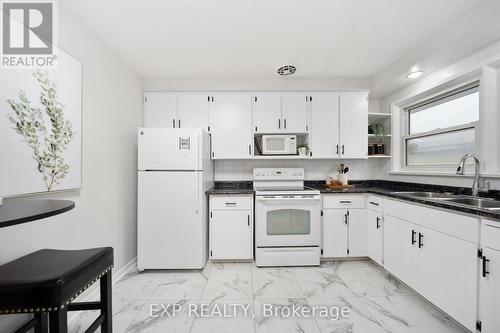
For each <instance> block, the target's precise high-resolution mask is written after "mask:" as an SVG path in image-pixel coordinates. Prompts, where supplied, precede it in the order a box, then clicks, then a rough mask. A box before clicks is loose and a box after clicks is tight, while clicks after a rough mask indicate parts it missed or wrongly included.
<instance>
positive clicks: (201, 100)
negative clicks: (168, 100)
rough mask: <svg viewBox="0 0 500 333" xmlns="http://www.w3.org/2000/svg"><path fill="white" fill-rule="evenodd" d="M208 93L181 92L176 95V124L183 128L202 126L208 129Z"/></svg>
mask: <svg viewBox="0 0 500 333" xmlns="http://www.w3.org/2000/svg"><path fill="white" fill-rule="evenodd" d="M208 106H209V95H208V94H201V93H183V94H178V95H177V124H178V127H183V128H203V129H205V130H209V123H208Z"/></svg>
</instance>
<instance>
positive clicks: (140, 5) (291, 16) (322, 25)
mask: <svg viewBox="0 0 500 333" xmlns="http://www.w3.org/2000/svg"><path fill="white" fill-rule="evenodd" d="M60 3H61V5H62V6H63V7H64V8H65V9H67V10H68V11H69V12H70V13H71V14H72V15H73V16H75V17H76V18H78V19H79V20H80V21H82V22H83V23H84V24H86V25H87V26H88V27H89V28H90V29H92V30H94V32H95V34H97V35H98V36H99V38H101V39H102V40H103V41H104V42H105V43H106V44H107V45H109V47H110V48H111V49H112V50H114V52H115V53H116V54H117V55H118V56H120V57H121V58H122V59H123V60H124V61H125V62H126V63H128V64H129V66H130V67H131V68H132V69H134V70H135V71H136V72H137V73H138V74H139V75H141V76H143V77H146V78H148V77H150V78H151V77H169V78H184V79H185V78H200V77H202V78H210V77H239V78H241V77H260V78H275V77H276V69H277V67H278V66H279V65H282V64H289V63H290V64H294V65H295V66H297V72H296V74H295V76H296V77H297V78H305V79H314V78H318V79H324V78H338V77H348V78H370V79H373V80H374V82H377V84H380V82H381V78H383V77H384V75H387V73H389V72H390V70H391V66H392V65H397V66H396V67H397V68H398V70H399V71H400V72H401V71H404V72H407V71H409V69H410V67H411V66H414V65H415V64H416V63H418V61H419V60H423V59H424V58H425V57H428V56H430V55H431V54H427V53H428V52H425V50H424V52H422V50H421V49H420V48H419V46H420V45H425V43H426V42H428V41H429V40H430V39H432V38H433V37H434V36H436V35H439V34H440V33H441V34H442V32H443V31H445V30H446V27H448V26H450V25H451V24H453V23H454V22H456V21H457V20H460V18H462V20H463V17H464V15H467V13H469V12H474V10H476V7H480V6H482V8H483V7H484V5H485V4H489V6H497V7H498V5H499V3H500V1H498V0H479V1H477V0H439V1H436V0H404V1H401V0H377V1H373V0H343V1H340V0H308V1H304V0H273V1H269V0H267V1H265V0H247V1H235V0H210V1H207V0H182V1H179V0H150V1H137V0H107V1H102V0H99V1H98V0H86V1H81V0H62V1H61V2H60ZM476 11H477V10H476ZM496 13H498V11H496ZM490 16H491V15H490ZM494 16H496V17H493V18H490V19H492V20H493V21H495V22H496V21H499V22H500V19H499V17H498V14H496V15H494ZM466 23H467V22H466ZM474 23H475V22H474ZM466 28H467V25H466ZM488 28H491V25H489V26H488ZM455 30H456V29H455ZM455 30H453V31H449V32H448V34H449V33H453V32H454V31H455ZM497 30H498V32H497ZM497 30H495V33H494V34H493V33H490V34H489V35H488V36H487V39H488V40H487V41H486V40H483V39H485V38H482V39H481V38H479V39H480V41H477V38H478V37H477V36H475V35H474V34H472V35H471V36H468V38H473V39H474V38H476V39H474V41H475V42H474V43H469V44H471V45H467V46H468V48H466V50H465V52H468V53H470V52H472V51H473V50H469V49H470V48H472V47H477V46H478V44H481V43H482V44H484V43H486V42H488V43H491V42H492V40H491V39H493V40H494V38H496V39H498V38H500V29H497ZM477 34H479V36H481V31H478V32H477ZM455 35H456V33H455ZM493 35H495V36H493ZM458 37H459V36H455V40H454V41H455V42H456V40H457V38H458ZM441 38H442V39H444V40H446V39H445V38H446V34H445V35H444V36H442V37H441ZM439 45H442V44H437V45H431V46H432V47H430V50H429V51H430V52H433V54H435V53H436V52H439ZM417 50H418V52H417ZM419 52H420V53H419ZM457 52H458V53H457ZM457 52H453V54H450V55H448V58H452V57H456V56H457V54H460V53H463V52H460V50H458V51H457ZM414 53H418V57H416V58H415V57H411V55H412V54H414ZM464 55H466V54H463V55H462V56H464ZM405 59H406V62H405V61H402V60H405ZM445 60H446V59H444V60H443V61H445ZM401 74H402V73H399V72H395V73H391V75H392V76H395V75H396V76H401ZM392 76H390V75H389V77H392ZM377 78H378V79H379V80H377ZM386 79H387V80H389V78H386ZM382 81H383V80H382ZM382 83H383V82H382ZM404 84H407V82H406V81H402V82H399V81H398V82H396V83H394V84H393V86H392V87H391V89H392V90H394V89H397V88H398V87H399V86H401V85H404ZM382 88H383V87H382ZM382 88H380V89H381V90H383V89H382ZM391 89H389V90H391ZM384 93H387V89H386V90H385V91H384Z"/></svg>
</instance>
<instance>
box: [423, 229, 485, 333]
mask: <svg viewBox="0 0 500 333" xmlns="http://www.w3.org/2000/svg"><path fill="white" fill-rule="evenodd" d="M419 234H420V235H422V246H421V247H420V248H418V252H419V258H420V259H419V282H418V286H419V288H418V291H419V293H420V294H421V295H422V296H424V297H425V298H427V299H428V300H429V301H431V302H432V303H434V304H435V305H436V306H437V307H439V308H440V309H442V310H443V311H445V312H446V313H448V314H449V315H450V316H451V317H453V318H454V319H455V320H457V321H458V322H459V323H461V324H462V325H464V326H465V327H466V328H468V329H469V330H471V331H474V330H475V325H476V297H477V263H478V258H477V244H474V243H471V242H468V241H464V240H462V239H459V238H455V237H452V236H449V235H446V234H443V233H441V232H438V231H434V230H430V229H427V228H424V227H421V228H420V230H419Z"/></svg>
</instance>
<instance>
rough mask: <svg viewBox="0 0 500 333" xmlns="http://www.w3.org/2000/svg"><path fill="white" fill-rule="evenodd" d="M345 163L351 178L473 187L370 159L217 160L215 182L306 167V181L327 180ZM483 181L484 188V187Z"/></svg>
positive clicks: (497, 184)
mask: <svg viewBox="0 0 500 333" xmlns="http://www.w3.org/2000/svg"><path fill="white" fill-rule="evenodd" d="M339 163H344V164H345V165H346V166H348V167H349V172H348V174H347V176H348V178H349V179H353V180H363V179H385V180H392V181H401V182H411V183H424V184H433V185H447V186H459V187H471V186H472V182H473V179H472V178H471V177H460V176H456V177H450V176H415V175H391V174H389V170H390V161H389V160H388V159H387V160H386V159H368V160H217V161H215V180H217V181H239V180H240V181H245V180H252V170H253V169H254V168H275V167H276V168H277V167H283V168H304V170H305V173H306V179H307V180H322V179H326V176H327V174H330V173H335V167H336V165H337V164H339ZM485 180H486V181H488V182H489V183H490V189H492V190H500V179H498V178H486V179H485ZM483 183H484V180H483V182H482V184H481V185H483Z"/></svg>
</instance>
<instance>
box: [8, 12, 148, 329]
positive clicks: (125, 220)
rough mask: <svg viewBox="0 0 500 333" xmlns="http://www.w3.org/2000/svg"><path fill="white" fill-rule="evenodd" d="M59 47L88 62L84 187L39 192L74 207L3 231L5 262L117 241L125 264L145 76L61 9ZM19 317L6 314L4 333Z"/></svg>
mask: <svg viewBox="0 0 500 333" xmlns="http://www.w3.org/2000/svg"><path fill="white" fill-rule="evenodd" d="M59 45H60V47H61V48H63V49H65V50H66V51H68V52H69V53H70V54H72V55H73V56H75V57H76V58H78V59H80V60H81V61H82V63H83V109H82V114H83V124H82V140H83V147H82V149H83V153H82V155H83V156H82V177H83V187H82V189H81V190H78V191H68V192H61V193H55V194H50V195H40V196H38V197H39V198H63V199H69V200H73V201H75V202H76V208H75V209H74V210H72V211H70V212H68V213H65V214H62V215H59V216H55V217H51V218H47V219H44V220H40V221H35V222H31V223H27V224H22V225H18V226H11V227H7V228H2V229H0V264H3V263H5V262H7V261H10V260H12V259H15V258H17V257H19V256H22V255H25V254H27V253H29V252H32V251H35V250H38V249H40V248H61V249H78V248H90V247H98V246H112V247H114V249H115V267H116V268H119V267H122V266H123V265H124V264H125V263H127V262H129V261H130V260H132V259H133V258H134V257H135V256H136V135H135V133H136V128H137V127H138V126H140V124H141V123H142V87H141V80H140V78H139V76H138V75H137V74H136V73H135V72H133V71H132V70H130V69H129V68H128V67H127V66H126V65H125V64H124V63H123V62H122V61H121V60H120V59H119V58H118V57H116V56H115V55H114V54H113V53H111V52H110V51H109V50H108V49H107V48H106V47H105V46H104V45H103V44H102V43H101V42H100V41H99V40H98V39H96V38H95V37H94V36H93V35H92V34H91V33H89V30H88V29H87V28H86V27H84V26H82V25H80V24H79V23H77V22H76V21H75V20H74V19H73V18H72V17H71V16H69V14H68V13H67V12H65V11H64V10H63V9H62V8H59ZM31 198H33V197H28V198H26V199H31ZM22 199H24V198H22ZM16 319H17V318H14V317H12V316H0V331H1V332H5V331H7V328H6V327H8V326H12V322H13V321H14V320H16Z"/></svg>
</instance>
